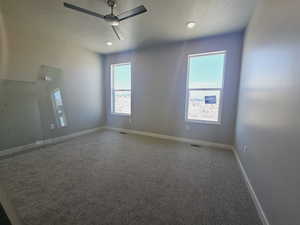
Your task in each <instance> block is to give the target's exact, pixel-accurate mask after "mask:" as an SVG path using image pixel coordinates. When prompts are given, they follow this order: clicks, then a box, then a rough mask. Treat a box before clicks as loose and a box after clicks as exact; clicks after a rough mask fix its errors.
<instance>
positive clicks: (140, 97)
mask: <svg viewBox="0 0 300 225" xmlns="http://www.w3.org/2000/svg"><path fill="white" fill-rule="evenodd" d="M242 40H243V33H241V32H238V33H232V34H227V35H222V36H217V37H210V38H204V39H200V40H194V41H186V42H179V43H172V44H166V45H161V46H155V47H149V48H145V49H140V50H136V51H129V52H125V53H120V54H112V55H107V56H106V57H105V60H104V62H105V64H104V65H105V77H106V110H107V125H108V126H114V127H122V128H130V129H136V130H141V131H148V132H156V133H160V134H166V135H172V136H181V137H188V138H195V139H200V140H207V141H213V142H219V143H224V144H232V143H233V134H234V127H235V116H236V103H237V93H238V82H239V74H240V59H241V50H242ZM220 50H226V51H227V59H226V60H227V61H226V65H225V84H224V85H225V86H224V96H225V97H224V102H223V111H222V125H207V124H199V123H187V122H185V120H184V118H185V117H184V114H185V87H186V76H187V56H188V55H189V54H195V53H203V52H211V51H220ZM128 61H130V62H131V63H132V89H133V99H132V101H133V103H132V104H133V105H132V116H131V123H130V118H129V117H125V116H114V115H111V113H110V64H113V63H121V62H128Z"/></svg>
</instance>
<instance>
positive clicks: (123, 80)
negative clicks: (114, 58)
mask: <svg viewBox="0 0 300 225" xmlns="http://www.w3.org/2000/svg"><path fill="white" fill-rule="evenodd" d="M113 79H114V89H115V90H118V89H131V66H130V64H122V65H114V78H113Z"/></svg>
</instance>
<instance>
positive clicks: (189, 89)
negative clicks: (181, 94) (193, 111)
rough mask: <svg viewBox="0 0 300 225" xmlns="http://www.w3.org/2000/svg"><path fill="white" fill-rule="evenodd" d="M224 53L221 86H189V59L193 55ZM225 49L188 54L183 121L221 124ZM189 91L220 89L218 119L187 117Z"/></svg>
mask: <svg viewBox="0 0 300 225" xmlns="http://www.w3.org/2000/svg"><path fill="white" fill-rule="evenodd" d="M219 54H224V65H223V74H222V87H221V88H189V78H190V59H191V58H193V57H199V56H205V55H219ZM226 56H227V54H226V51H225V50H224V51H215V52H205V53H199V54H190V55H188V63H187V78H186V88H185V90H186V98H185V121H186V122H190V123H200V124H214V125H221V124H222V112H223V93H224V80H225V71H226ZM190 91H220V100H219V101H220V104H219V112H218V121H209V120H193V119H189V118H188V110H189V95H190Z"/></svg>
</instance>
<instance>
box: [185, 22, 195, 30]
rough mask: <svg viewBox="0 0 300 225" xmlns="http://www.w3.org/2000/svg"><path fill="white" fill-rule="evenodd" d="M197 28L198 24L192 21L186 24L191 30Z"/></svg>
mask: <svg viewBox="0 0 300 225" xmlns="http://www.w3.org/2000/svg"><path fill="white" fill-rule="evenodd" d="M195 26H196V22H194V21H190V22H187V23H186V27H187V28H189V29H193V28H194V27H195Z"/></svg>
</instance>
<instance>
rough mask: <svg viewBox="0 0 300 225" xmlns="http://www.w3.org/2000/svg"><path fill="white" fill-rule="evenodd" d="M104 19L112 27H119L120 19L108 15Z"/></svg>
mask: <svg viewBox="0 0 300 225" xmlns="http://www.w3.org/2000/svg"><path fill="white" fill-rule="evenodd" d="M104 19H105V21H106V22H107V23H109V24H110V25H111V26H118V25H119V23H120V21H119V19H118V17H116V16H115V15H111V14H109V15H106V16H104Z"/></svg>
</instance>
